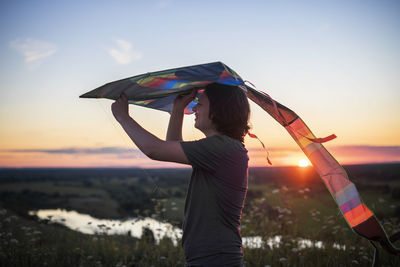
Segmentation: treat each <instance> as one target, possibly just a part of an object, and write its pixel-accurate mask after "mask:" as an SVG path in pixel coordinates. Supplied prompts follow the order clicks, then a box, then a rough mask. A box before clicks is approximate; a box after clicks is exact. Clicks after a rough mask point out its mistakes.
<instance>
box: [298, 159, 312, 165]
mask: <svg viewBox="0 0 400 267" xmlns="http://www.w3.org/2000/svg"><path fill="white" fill-rule="evenodd" d="M309 165H310V162H309V161H308V160H307V159H301V160H299V167H307V166H309Z"/></svg>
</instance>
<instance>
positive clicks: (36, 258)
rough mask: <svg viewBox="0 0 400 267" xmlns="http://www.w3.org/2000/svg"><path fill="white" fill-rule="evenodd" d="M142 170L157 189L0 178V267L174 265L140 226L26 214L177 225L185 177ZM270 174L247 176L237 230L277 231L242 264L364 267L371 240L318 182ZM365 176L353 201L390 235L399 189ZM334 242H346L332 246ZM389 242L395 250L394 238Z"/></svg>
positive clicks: (397, 225)
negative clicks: (74, 222)
mask: <svg viewBox="0 0 400 267" xmlns="http://www.w3.org/2000/svg"><path fill="white" fill-rule="evenodd" d="M355 171H357V169H355ZM361 171H362V169H361ZM80 172H81V171H79V172H77V173H80ZM259 172H260V173H261V172H264V170H259ZM275 172H276V173H275ZM113 173H114V172H113ZM164 173H165V174H164ZM100 174H101V173H100V172H99V175H100ZM151 174H152V175H153V176H154V177H156V175H157V176H160V178H159V179H158V178H154V181H156V182H157V183H158V186H159V189H158V190H157V191H154V181H153V180H149V179H147V178H143V177H142V176H139V175H137V174H130V173H128V172H127V173H126V177H125V178H118V176H115V177H113V178H105V177H100V178H98V179H86V178H85V180H80V179H78V178H77V179H75V180H74V179H69V178H68V179H60V180H57V181H54V180H52V179H53V178H52V177H50V178H51V179H50V178H48V180H47V181H43V180H40V179H36V178H35V179H36V180H34V181H33V180H31V181H28V180H26V181H25V180H21V181H19V182H13V181H12V180H11V179H9V180H8V181H7V182H3V183H0V196H1V198H0V266H17V267H18V266H57V267H62V266H113V267H117V266H118V267H122V266H126V267H127V266H183V265H184V256H183V251H182V248H181V247H180V246H176V247H175V246H174V245H173V244H172V242H171V240H169V239H163V240H162V241H161V242H160V244H155V242H154V237H153V235H152V234H151V233H150V232H149V231H145V233H146V234H145V235H144V236H143V237H142V238H141V239H136V238H133V237H131V236H109V235H106V234H96V235H85V234H81V233H79V232H76V231H72V230H70V229H67V228H65V227H63V226H60V225H58V224H54V223H52V222H51V221H38V220H36V219H35V218H33V217H29V216H27V215H26V211H27V210H29V209H33V208H36V209H37V208H47V207H48V208H67V209H74V210H77V211H79V212H83V213H84V212H86V213H89V214H91V215H93V216H96V217H99V218H124V217H126V216H139V215H142V216H152V217H154V218H158V219H160V220H166V221H168V222H170V223H173V224H174V225H180V224H181V220H182V216H183V208H184V200H185V199H184V192H185V188H184V186H186V184H184V183H183V182H182V181H187V180H185V179H187V178H185V179H184V178H181V176H184V175H183V174H182V175H181V174H180V173H179V172H176V174H174V175H176V176H177V177H178V178H179V179H181V180H179V179H176V181H175V180H172V179H171V180H166V179H164V178H163V177H162V175H165V176H167V175H171V174H168V172H167V171H164V170H163V171H159V172H155V171H154V173H151ZM362 174H363V173H362ZM37 175H38V176H39V174H37ZM55 175H57V173H56V172H55ZM87 175H88V177H89V175H90V173H89V172H88V174H87ZM107 175H108V174H107ZM185 175H186V174H185ZM273 175H275V176H276V177H275V178H274V177H273ZM290 175H291V174H290ZM21 177H22V176H21ZM271 177H272V178H274V179H275V180H274V182H270V183H261V182H260V180H261V179H259V180H257V179H258V177H254V182H252V183H249V191H248V196H247V199H246V204H245V208H244V210H243V215H242V227H241V233H242V236H259V237H261V239H262V240H263V241H264V242H267V241H268V240H269V239H270V238H271V237H275V236H280V237H281V243H280V245H279V247H274V248H271V247H270V246H268V245H266V243H264V246H263V247H261V248H246V247H245V248H244V253H245V258H244V259H245V262H246V266H247V267H252V266H310V265H311V264H312V265H313V266H315V267H318V266H371V264H372V258H373V248H372V246H371V245H370V244H369V242H368V241H366V240H365V239H363V238H361V237H359V236H358V235H356V234H355V233H354V232H353V231H352V230H351V229H350V228H349V227H348V225H347V223H346V222H345V220H344V219H343V216H342V214H341V213H340V212H339V210H338V208H337V206H336V204H335V202H334V200H333V199H332V197H331V196H330V194H329V192H328V191H327V190H326V188H325V187H324V186H323V185H322V186H321V184H320V182H319V180H318V181H317V182H318V183H319V184H317V182H314V183H313V184H312V183H311V184H312V185H307V183H304V184H301V185H299V184H296V183H292V184H290V183H288V184H285V183H283V184H279V183H278V182H277V181H280V180H281V173H278V172H277V171H276V170H273V172H271ZM163 179H164V180H163ZM372 180H373V179H372ZM367 182H368V181H366V182H365V183H366V185H368V186H365V187H364V188H363V187H360V188H362V190H361V191H360V194H361V196H362V199H363V200H364V202H365V203H366V204H367V206H368V207H369V208H370V209H371V210H373V212H374V213H375V214H376V215H377V217H378V218H379V220H380V222H381V224H382V225H383V227H384V228H385V231H386V232H387V233H388V234H389V235H391V234H393V233H395V232H397V231H399V230H400V218H399V208H398V207H400V197H398V195H400V194H397V195H396V194H393V192H394V191H393V184H395V186H397V184H398V182H397V181H396V180H393V183H392V182H390V181H389V182H387V181H382V183H381V184H379V185H378V186H380V187H379V188H381V187H382V188H383V189H382V190H387V188H384V187H383V186H382V185H384V183H387V184H388V185H389V190H391V191H389V192H383V191H382V192H381V191H379V190H374V188H372V187H371V186H372V185H371V184H370V183H367ZM163 183H168V184H170V185H167V184H163ZM182 192H183V193H182ZM390 192H392V194H391V193H390ZM399 192H400V191H399ZM395 195H396V196H397V197H395ZM46 203H47V204H46ZM6 209H7V210H6ZM304 239H308V240H311V241H315V242H316V241H321V242H323V244H324V247H323V248H318V247H316V246H310V247H305V248H302V247H299V244H298V242H299V240H304ZM337 245H340V246H341V247H342V248H343V247H345V249H337V248H335V247H334V246H337ZM395 245H397V247H400V242H398V243H397V244H395ZM380 254H381V263H382V265H383V266H400V257H398V256H392V255H389V254H388V253H386V252H385V251H382V250H380Z"/></svg>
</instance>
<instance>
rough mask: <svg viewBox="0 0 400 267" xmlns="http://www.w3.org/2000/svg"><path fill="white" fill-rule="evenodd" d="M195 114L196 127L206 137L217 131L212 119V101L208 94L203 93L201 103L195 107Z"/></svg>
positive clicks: (200, 98)
mask: <svg viewBox="0 0 400 267" xmlns="http://www.w3.org/2000/svg"><path fill="white" fill-rule="evenodd" d="M193 111H194V114H195V119H194V121H195V123H194V127H196V128H197V129H199V130H200V131H202V132H203V133H204V134H205V135H206V136H207V133H208V132H210V131H215V127H214V125H213V123H212V121H211V119H210V116H209V114H210V101H209V100H208V97H207V95H206V93H202V94H201V95H200V97H199V102H198V103H197V105H196V106H194V107H193Z"/></svg>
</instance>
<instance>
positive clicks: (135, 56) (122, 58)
mask: <svg viewBox="0 0 400 267" xmlns="http://www.w3.org/2000/svg"><path fill="white" fill-rule="evenodd" d="M115 43H116V44H117V48H111V49H110V50H109V53H110V55H111V56H112V57H113V58H114V59H115V60H116V61H117V62H118V63H120V64H128V63H130V62H132V61H135V60H139V59H141V58H142V54H141V53H140V52H138V51H134V50H132V44H131V43H129V42H128V41H125V40H122V39H119V40H116V41H115Z"/></svg>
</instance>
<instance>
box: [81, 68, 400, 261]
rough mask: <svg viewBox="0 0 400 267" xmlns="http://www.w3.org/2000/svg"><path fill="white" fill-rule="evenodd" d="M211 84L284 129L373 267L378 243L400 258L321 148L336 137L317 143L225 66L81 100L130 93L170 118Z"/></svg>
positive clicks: (150, 76) (128, 83)
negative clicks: (236, 90)
mask: <svg viewBox="0 0 400 267" xmlns="http://www.w3.org/2000/svg"><path fill="white" fill-rule="evenodd" d="M210 83H220V84H226V85H232V86H238V87H240V88H241V89H243V90H244V91H245V93H246V95H247V97H248V98H249V99H251V100H252V101H253V102H255V103H256V104H257V105H259V106H260V107H261V108H262V109H264V110H265V111H266V112H267V113H269V114H270V115H271V116H272V117H273V118H274V119H275V120H276V121H277V122H278V123H279V124H281V125H282V126H283V127H285V129H286V130H287V131H288V132H289V134H290V135H291V136H292V138H293V139H294V140H295V141H296V143H297V144H298V145H299V147H300V148H301V150H302V151H303V152H304V154H305V155H306V156H307V158H308V159H309V160H310V162H311V163H312V165H313V166H314V168H315V170H316V172H317V173H318V174H319V176H320V178H321V179H322V181H323V183H324V184H325V186H326V187H327V189H328V190H329V192H330V193H331V195H332V197H333V199H334V200H335V201H336V203H337V205H338V207H339V210H340V211H341V213H342V214H343V216H344V218H345V220H346V222H347V224H348V225H349V226H350V228H351V229H352V230H353V231H354V232H356V233H357V234H359V235H360V236H362V237H364V238H366V239H367V240H369V241H370V242H371V244H372V245H373V246H374V248H375V256H374V263H373V264H374V266H375V265H377V264H379V263H378V262H379V253H378V249H377V246H376V245H375V244H374V242H377V243H379V244H380V245H381V247H382V248H383V249H385V250H386V251H387V252H389V253H391V254H395V255H400V249H398V248H396V247H394V246H393V244H392V242H395V241H396V240H397V239H399V238H400V232H398V233H396V234H394V235H393V236H391V237H390V238H389V237H388V236H387V234H386V233H385V231H384V229H383V227H382V226H381V224H380V223H379V222H378V220H377V219H376V217H375V215H374V214H373V213H372V212H371V210H369V209H368V207H367V206H366V205H365V204H364V203H363V202H362V200H361V198H360V195H359V194H358V191H357V189H356V187H355V185H354V184H353V183H352V182H351V181H350V180H349V178H348V176H347V173H346V171H345V170H344V168H343V167H342V166H341V165H340V164H339V163H338V162H337V161H336V160H335V158H334V157H333V156H332V155H331V154H330V153H329V152H328V151H327V150H326V148H325V147H324V146H323V145H322V143H323V142H326V141H329V140H331V139H333V138H335V137H336V136H335V135H330V136H328V137H325V138H316V137H315V135H314V134H313V133H312V132H311V130H310V129H309V128H308V127H307V125H306V124H305V123H304V121H303V120H302V119H301V118H300V117H299V116H298V115H297V114H296V113H295V112H293V111H292V110H290V109H289V108H287V107H285V106H284V105H282V104H280V103H278V102H276V101H275V100H274V99H272V98H271V97H270V96H269V95H268V94H266V93H264V92H261V91H258V90H256V89H255V86H250V85H248V83H246V81H244V80H243V79H242V78H241V77H240V76H239V75H238V74H237V73H236V72H235V71H233V70H232V69H231V68H229V67H228V66H226V65H225V64H223V63H222V62H213V63H208V64H201V65H195V66H189V67H182V68H175V69H169V70H164V71H157V72H151V73H146V74H141V75H137V76H133V77H130V78H126V79H122V80H118V81H114V82H111V83H107V84H105V85H103V86H101V87H99V88H96V89H94V90H92V91H90V92H87V93H85V94H83V95H81V96H80V97H81V98H107V99H113V100H115V99H118V98H119V96H120V95H121V94H122V93H125V94H126V96H127V98H128V102H129V103H130V104H135V105H139V106H143V107H147V108H152V109H156V110H162V111H167V112H170V111H171V110H172V106H173V103H174V100H175V98H176V97H177V96H178V95H180V94H185V93H188V92H190V91H191V90H192V89H194V88H197V89H199V88H202V87H204V86H206V85H207V84H210ZM253 87H254V88H253ZM195 105H196V102H195V101H193V102H191V103H190V104H189V105H188V106H187V108H186V109H185V114H191V113H193V111H192V108H193V107H194V106H195ZM250 135H251V134H250ZM253 137H254V136H253Z"/></svg>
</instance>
